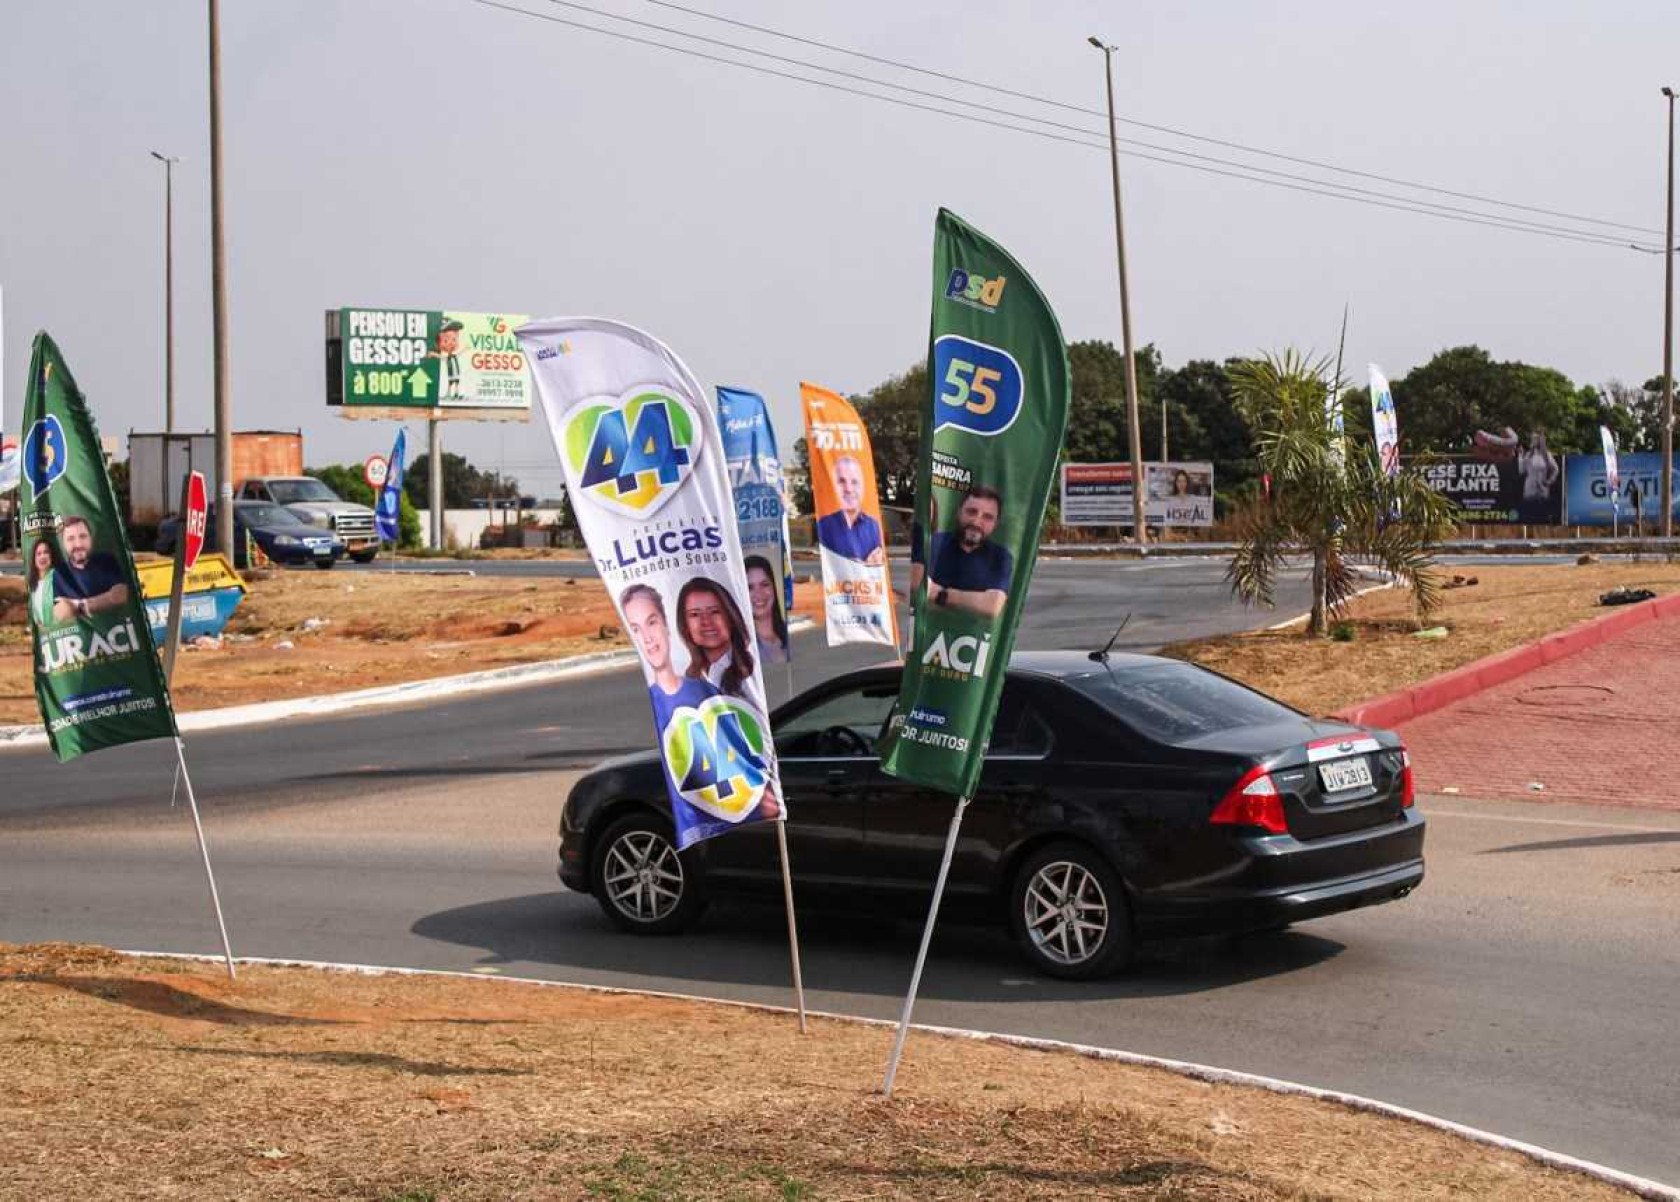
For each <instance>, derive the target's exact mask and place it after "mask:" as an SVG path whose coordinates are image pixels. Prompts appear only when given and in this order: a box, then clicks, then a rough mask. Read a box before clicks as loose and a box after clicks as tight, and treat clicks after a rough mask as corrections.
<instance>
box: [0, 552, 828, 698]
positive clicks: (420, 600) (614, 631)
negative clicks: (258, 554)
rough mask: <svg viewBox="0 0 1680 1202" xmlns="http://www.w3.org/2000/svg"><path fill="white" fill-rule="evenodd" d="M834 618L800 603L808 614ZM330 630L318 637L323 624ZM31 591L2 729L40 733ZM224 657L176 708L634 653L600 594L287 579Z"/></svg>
mask: <svg viewBox="0 0 1680 1202" xmlns="http://www.w3.org/2000/svg"><path fill="white" fill-rule="evenodd" d="M820 605H821V593H820V586H819V585H817V584H812V583H807V584H801V585H799V586H797V587H796V589H795V591H794V612H795V613H796V614H811V613H815V612H817V611H818V609H819V608H820ZM317 622H319V623H324V624H323V625H318V626H317V625H316V623H317ZM24 623H25V604H24V595H23V582H22V581H21V580H19V579H16V578H12V577H6V578H0V725H7V724H14V723H15V724H25V723H36V722H39V721H40V720H41V719H40V713H39V711H38V710H37V709H36V705H35V693H34V685H33V683H32V680H31V676H30V653H29V640H28V634H27V630H26V627H25V625H24ZM224 634H225V637H224V638H223V640H222V643H221V645H220V646H219V647H215V648H202V649H201V648H198V647H188V648H185V649H183V651H182V653H181V655H180V657H179V658H178V659H177V660H176V665H175V681H174V689H173V692H174V700H175V706H176V708H177V709H178V710H180V711H183V712H184V711H187V710H200V709H214V708H218V707H220V706H226V705H239V704H243V703H245V702H249V701H273V700H279V699H282V698H287V697H303V696H310V695H313V694H317V693H337V692H346V691H349V690H351V689H363V688H371V687H372V686H374V685H381V684H397V683H401V682H404V681H410V680H425V679H428V678H430V677H434V676H448V675H452V674H455V673H460V672H474V671H479V670H482V669H486V668H499V667H505V666H508V665H510V664H523V663H535V662H537V661H539V660H546V659H559V658H561V657H563V656H570V655H581V654H585V653H588V652H591V651H603V650H612V649H614V648H620V647H628V646H629V643H628V641H627V640H626V639H625V637H624V634H623V632H622V631H620V630H619V627H618V617H617V615H616V614H615V613H614V612H613V607H612V603H611V601H610V600H609V599H608V597H607V594H606V591H605V590H604V589H602V588H601V585H600V583H599V582H598V581H595V580H571V579H557V578H552V577H544V578H534V579H533V578H520V577H508V576H444V575H439V576H432V575H409V574H395V575H387V574H383V573H379V572H356V573H350V572H316V571H309V570H305V571H284V570H275V571H268V572H259V573H254V574H250V585H249V592H248V593H247V594H246V597H245V600H244V601H243V602H242V603H241V605H240V607H239V609H238V610H237V611H236V612H235V614H234V616H233V620H232V621H231V622H229V623H228V627H227V630H226V631H225V632H224Z"/></svg>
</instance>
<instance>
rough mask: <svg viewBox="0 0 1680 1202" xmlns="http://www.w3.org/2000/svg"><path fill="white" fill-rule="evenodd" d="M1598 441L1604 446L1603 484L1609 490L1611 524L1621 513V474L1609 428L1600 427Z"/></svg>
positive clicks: (1613, 436)
mask: <svg viewBox="0 0 1680 1202" xmlns="http://www.w3.org/2000/svg"><path fill="white" fill-rule="evenodd" d="M1598 439H1599V441H1600V442H1601V443H1602V444H1603V445H1604V483H1605V485H1606V486H1607V487H1608V488H1609V490H1610V516H1611V520H1612V522H1613V521H1614V520H1615V519H1616V518H1619V517H1621V511H1622V473H1621V470H1620V468H1619V465H1618V464H1617V463H1616V436H1615V435H1614V434H1612V433H1610V427H1609V426H1600V427H1599V428H1598Z"/></svg>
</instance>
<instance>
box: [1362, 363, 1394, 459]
mask: <svg viewBox="0 0 1680 1202" xmlns="http://www.w3.org/2000/svg"><path fill="white" fill-rule="evenodd" d="M1369 367H1370V373H1371V428H1372V429H1373V430H1374V431H1375V432H1376V436H1377V462H1378V463H1379V464H1380V465H1381V466H1382V470H1383V475H1385V476H1395V475H1398V474H1399V472H1400V418H1399V415H1398V414H1396V413H1395V411H1394V393H1393V392H1391V391H1390V390H1389V387H1388V379H1387V377H1385V376H1384V375H1383V374H1382V372H1381V371H1380V370H1379V369H1378V367H1377V365H1376V364H1375V363H1372V364H1370V365H1369Z"/></svg>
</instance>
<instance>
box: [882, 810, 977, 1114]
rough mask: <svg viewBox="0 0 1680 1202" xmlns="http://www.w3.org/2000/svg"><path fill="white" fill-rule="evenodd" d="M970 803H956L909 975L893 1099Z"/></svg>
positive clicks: (889, 1086) (887, 1090)
mask: <svg viewBox="0 0 1680 1202" xmlns="http://www.w3.org/2000/svg"><path fill="white" fill-rule="evenodd" d="M968 802H969V799H968V798H966V797H959V798H958V799H957V812H956V813H954V814H952V815H951V830H950V832H949V833H948V834H947V835H946V836H945V858H944V859H943V860H941V861H940V862H939V877H938V879H937V880H935V881H934V883H933V902H932V903H931V904H930V905H929V906H928V916H927V926H925V927H923V928H922V946H921V950H919V951H918V952H917V953H916V970H915V972H913V973H911V974H910V992H909V993H907V994H905V995H904V1013H903V1014H901V1015H899V1017H898V1038H897V1039H896V1040H895V1041H894V1042H893V1050H892V1059H891V1060H889V1061H887V1079H886V1081H885V1082H883V1083H882V1085H881V1092H882V1093H883V1094H885V1095H886V1096H887V1097H889V1098H890V1097H892V1091H893V1078H894V1077H896V1076H898V1061H899V1058H900V1057H902V1056H903V1055H904V1039H905V1036H907V1035H909V1034H910V1011H911V1010H913V1009H914V1008H915V1006H916V990H917V989H918V988H919V987H920V986H921V983H922V965H923V964H925V963H926V962H927V954H928V944H930V943H932V942H933V924H934V921H935V920H936V919H937V918H938V917H939V899H940V898H941V897H943V896H944V894H945V877H946V876H947V874H949V873H950V871H951V857H952V855H954V854H955V852H956V850H957V830H958V828H960V827H961V826H962V819H963V811H964V810H966V809H968Z"/></svg>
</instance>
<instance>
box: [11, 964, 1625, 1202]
mask: <svg viewBox="0 0 1680 1202" xmlns="http://www.w3.org/2000/svg"><path fill="white" fill-rule="evenodd" d="M889 1042H890V1032H889V1031H887V1030H884V1029H881V1028H867V1027H861V1026H857V1025H853V1024H845V1023H838V1022H816V1023H815V1024H814V1026H813V1030H812V1033H811V1034H810V1035H809V1036H807V1037H803V1038H802V1037H800V1036H799V1035H798V1034H797V1033H796V1031H795V1028H794V1025H793V1021H792V1019H791V1018H789V1017H785V1016H779V1015H772V1014H764V1013H757V1012H752V1011H745V1010H740V1009H733V1008H725V1007H720V1006H715V1005H707V1004H704V1003H697V1002H682V1001H674V1000H667V999H654V998H638V997H632V996H611V995H601V994H592V993H586V992H580V991H576V990H566V989H542V988H536V987H531V986H520V985H514V984H511V983H507V982H496V981H464V980H441V979H415V978H400V977H378V978H364V977H353V976H347V975H335V974H328V973H323V972H318V971H311V970H301V969H274V968H247V969H245V970H243V971H242V973H241V976H240V980H239V982H238V983H237V984H230V983H229V982H227V981H226V980H225V978H223V977H222V976H221V975H220V969H219V968H217V967H215V966H209V965H199V964H183V963H175V962H168V961H141V960H125V959H120V958H118V957H116V956H114V955H112V954H111V953H108V952H104V951H103V950H102V949H95V948H74V947H66V946H63V945H48V946H38V947H25V948H8V947H6V946H4V945H0V1080H4V1081H6V1082H7V1092H8V1095H9V1096H8V1099H7V1104H6V1105H5V1106H4V1107H0V1147H4V1148H6V1149H7V1154H6V1156H4V1157H0V1196H4V1197H8V1198H11V1197H16V1198H24V1197H77V1198H89V1199H99V1198H202V1197H216V1198H228V1199H244V1198H251V1199H258V1198H271V1197H279V1196H286V1197H305V1196H306V1197H318V1198H376V1199H392V1200H395V1199H422V1198H430V1199H445V1198H447V1199H477V1198H485V1199H490V1198H508V1197H514V1196H518V1197H521V1198H607V1199H667V1198H707V1199H709V1198H770V1199H817V1198H834V1199H842V1198H845V1199H855V1198H881V1199H893V1198H917V1199H922V1198H1011V1199H1014V1198H1024V1199H1039V1198H1042V1199H1049V1198H1056V1199H1061V1198H1069V1197H1137V1198H1183V1199H1305V1198H1315V1199H1317V1198H1350V1199H1352V1198H1357V1199H1367V1198H1457V1197H1477V1198H1511V1199H1523V1200H1524V1202H1529V1200H1537V1202H1549V1200H1552V1199H1557V1200H1559V1202H1562V1200H1565V1199H1568V1200H1571V1202H1574V1200H1581V1199H1587V1200H1591V1199H1598V1198H1615V1197H1625V1196H1627V1195H1625V1194H1623V1193H1622V1192H1620V1191H1618V1190H1614V1189H1611V1188H1609V1187H1607V1186H1604V1185H1602V1184H1599V1183H1597V1182H1593V1181H1590V1180H1588V1179H1585V1178H1581V1177H1577V1176H1574V1175H1572V1174H1566V1173H1560V1172H1557V1171H1554V1170H1551V1169H1547V1168H1544V1167H1542V1166H1540V1165H1537V1164H1535V1163H1533V1162H1531V1161H1528V1160H1527V1159H1525V1158H1523V1157H1521V1156H1518V1155H1515V1154H1512V1153H1507V1152H1502V1151H1498V1150H1494V1149H1490V1148H1486V1147H1482V1146H1480V1145H1476V1144H1471V1143H1469V1142H1467V1141H1463V1140H1460V1139H1457V1138H1455V1137H1452V1136H1449V1135H1447V1134H1445V1133H1442V1132H1439V1131H1435V1130H1433V1129H1430V1128H1425V1127H1422V1126H1419V1125H1416V1124H1412V1123H1409V1122H1404V1121H1398V1120H1391V1119H1385V1118H1378V1117H1375V1116H1372V1115H1368V1114H1363V1113H1359V1112H1356V1111H1353V1110H1349V1109H1345V1108H1343V1107H1340V1106H1335V1105H1330V1104H1326V1103H1319V1102H1313V1101H1309V1100H1306V1099H1300V1098H1292V1097H1280V1096H1277V1095H1273V1094H1268V1093H1265V1092H1263V1091H1259V1090H1254V1089H1248V1088H1241V1087H1234V1086H1213V1085H1208V1084H1205V1083H1201V1082H1196V1081H1192V1080H1189V1079H1186V1078H1182V1077H1178V1076H1175V1075H1173V1074H1170V1073H1166V1072H1162V1071H1157V1070H1151V1069H1142V1068H1134V1067H1130V1066H1125V1065H1117V1064H1112V1063H1104V1062H1098V1061H1092V1060H1088V1059H1085V1058H1082V1057H1079V1056H1076V1055H1072V1054H1061V1053H1044V1052H1032V1051H1026V1050H1022V1049H1015V1048H1008V1047H1004V1046H1000V1045H990V1044H975V1043H972V1042H969V1041H965V1040H958V1039H947V1038H939V1037H934V1036H926V1035H918V1036H916V1037H914V1038H913V1039H912V1040H911V1043H910V1047H909V1050H908V1053H907V1056H906V1060H905V1064H904V1067H903V1069H902V1070H901V1073H900V1077H899V1088H898V1091H897V1094H898V1096H897V1097H896V1098H895V1099H894V1100H893V1101H891V1102H887V1101H885V1100H884V1099H882V1098H881V1097H880V1096H879V1095H878V1094H877V1093H876V1092H875V1091H876V1089H877V1087H878V1085H879V1080H880V1072H881V1069H882V1066H883V1065H884V1062H885V1059H886V1053H887V1050H888V1046H889Z"/></svg>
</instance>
